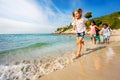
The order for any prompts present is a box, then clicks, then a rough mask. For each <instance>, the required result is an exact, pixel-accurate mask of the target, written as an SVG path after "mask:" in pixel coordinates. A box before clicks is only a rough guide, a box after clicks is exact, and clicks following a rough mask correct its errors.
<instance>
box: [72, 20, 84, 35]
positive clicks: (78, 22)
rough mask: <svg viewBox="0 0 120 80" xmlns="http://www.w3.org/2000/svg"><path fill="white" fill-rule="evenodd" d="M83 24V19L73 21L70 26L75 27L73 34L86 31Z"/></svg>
mask: <svg viewBox="0 0 120 80" xmlns="http://www.w3.org/2000/svg"><path fill="white" fill-rule="evenodd" d="M85 23H86V20H85V19H84V18H82V19H79V20H74V21H73V22H72V25H73V26H76V30H75V32H76V33H81V32H84V31H85V30H86V28H85V27H86V26H85Z"/></svg>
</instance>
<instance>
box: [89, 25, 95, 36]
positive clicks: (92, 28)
mask: <svg viewBox="0 0 120 80" xmlns="http://www.w3.org/2000/svg"><path fill="white" fill-rule="evenodd" d="M90 33H91V34H96V28H95V25H94V26H92V25H90Z"/></svg>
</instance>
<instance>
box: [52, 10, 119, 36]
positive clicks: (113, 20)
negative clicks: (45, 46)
mask: <svg viewBox="0 0 120 80" xmlns="http://www.w3.org/2000/svg"><path fill="white" fill-rule="evenodd" d="M90 20H91V19H90ZM92 20H95V22H96V23H98V24H99V26H100V27H102V25H101V24H102V23H108V24H109V25H110V27H111V29H120V11H118V12H113V13H111V14H108V15H104V16H100V17H97V18H92ZM87 22H88V23H87V24H88V26H89V25H90V24H89V20H88V21H87ZM53 33H58V34H60V33H63V34H68V33H74V32H73V30H72V25H71V23H70V24H69V25H67V26H64V27H60V28H57V29H56V31H55V32H53Z"/></svg>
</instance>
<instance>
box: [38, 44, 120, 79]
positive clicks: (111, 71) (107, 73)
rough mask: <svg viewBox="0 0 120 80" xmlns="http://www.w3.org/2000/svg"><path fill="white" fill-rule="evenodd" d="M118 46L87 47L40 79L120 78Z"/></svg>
mask: <svg viewBox="0 0 120 80" xmlns="http://www.w3.org/2000/svg"><path fill="white" fill-rule="evenodd" d="M119 47H120V46H119ZM119 47H118V46H116V45H113V46H106V47H105V46H104V45H102V46H97V47H94V48H92V49H88V50H87V52H84V54H82V56H81V57H80V58H78V59H77V60H76V61H75V62H74V63H72V64H70V65H68V66H66V68H64V69H63V70H60V71H56V72H54V73H52V74H50V75H48V76H45V77H42V78H40V80H120V76H119V74H120V71H119V68H120V54H119Z"/></svg>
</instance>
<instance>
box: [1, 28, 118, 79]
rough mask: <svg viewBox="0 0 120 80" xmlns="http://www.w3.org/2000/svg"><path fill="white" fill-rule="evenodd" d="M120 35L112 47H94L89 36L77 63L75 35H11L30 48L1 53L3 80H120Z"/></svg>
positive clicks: (98, 45) (113, 35)
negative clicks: (75, 57)
mask: <svg viewBox="0 0 120 80" xmlns="http://www.w3.org/2000/svg"><path fill="white" fill-rule="evenodd" d="M119 31H120V30H114V31H113V34H112V36H111V38H110V44H109V45H105V44H96V45H93V44H92V43H91V41H90V39H89V37H88V36H86V37H85V39H84V42H85V44H84V45H83V48H82V56H81V57H80V58H78V59H76V60H74V59H73V58H74V55H75V53H76V49H77V45H76V42H75V35H60V34H59V35H58V34H57V35H56V34H55V35H50V34H47V35H46V34H45V35H43V34H42V35H39V34H37V35H33V34H32V35H19V36H18V35H17V36H16V35H9V36H10V37H11V36H15V38H16V37H18V38H16V41H18V39H22V40H23V41H22V42H19V43H20V44H21V43H24V44H26V45H28V47H24V46H23V47H22V48H16V49H15V50H10V51H8V50H6V51H2V52H1V55H0V59H1V61H0V63H1V64H0V69H1V71H0V80H6V79H9V80H101V79H102V80H113V78H114V80H119V79H120V77H119V73H120V72H119V71H118V70H119V67H120V55H119V47H120V43H119V42H120V35H119ZM7 36H8V35H7ZM20 36H22V37H20ZM24 36H27V39H24V38H23V37H24ZM41 37H42V38H41ZM46 37H47V38H48V40H46ZM41 39H42V40H41ZM14 40H15V39H14ZM26 40H27V42H24V41H26ZM44 40H45V41H44ZM41 41H42V42H41ZM46 41H47V43H46ZM48 41H49V42H48ZM13 42H14V43H15V41H13ZM28 42H30V43H34V44H32V45H31V44H28ZM35 42H36V43H35ZM38 42H39V43H38ZM40 42H41V43H40ZM17 43H18V42H17ZM18 45H19V44H17V45H14V46H17V47H18ZM7 47H8V46H7ZM20 47H21V46H20ZM3 48H4V47H3ZM10 48H11V47H10ZM10 48H9V47H8V48H7V49H10ZM4 49H6V47H5V48H4ZM1 50H2V49H1ZM111 72H113V73H114V74H112V73H111Z"/></svg>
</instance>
